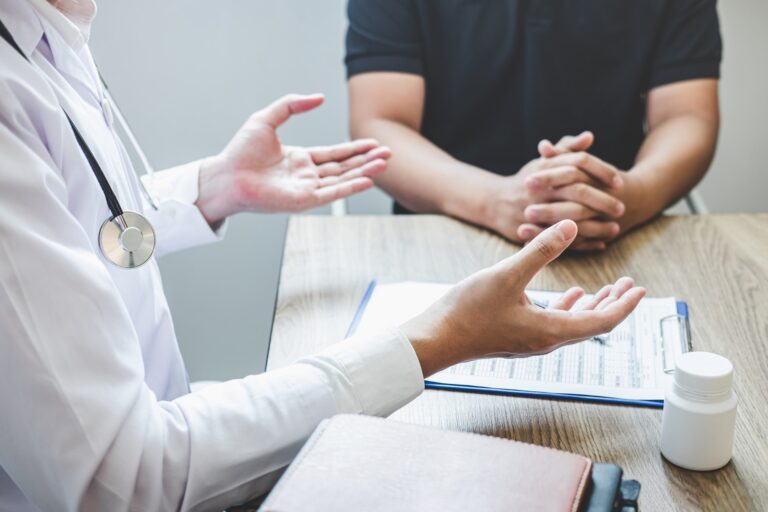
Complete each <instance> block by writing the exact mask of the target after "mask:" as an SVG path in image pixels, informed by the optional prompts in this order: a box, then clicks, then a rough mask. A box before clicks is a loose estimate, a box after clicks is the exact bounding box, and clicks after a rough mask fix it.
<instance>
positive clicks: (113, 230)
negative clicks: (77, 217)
mask: <svg viewBox="0 0 768 512" xmlns="http://www.w3.org/2000/svg"><path fill="white" fill-rule="evenodd" d="M99 246H100V247H101V252H102V254H104V257H105V258H107V259H108V260H109V261H111V262H112V263H114V264H115V265H117V266H118V267H123V268H136V267H140V266H142V265H143V264H145V263H146V262H147V261H149V258H151V257H152V253H154V252H155V230H154V229H152V225H151V224H150V223H149V221H148V220H147V219H146V217H144V216H143V215H141V214H139V213H136V212H130V211H123V213H122V215H118V216H113V217H110V218H108V219H107V220H105V221H104V224H102V225H101V229H100V230H99Z"/></svg>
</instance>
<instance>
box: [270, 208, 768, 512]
mask: <svg viewBox="0 0 768 512" xmlns="http://www.w3.org/2000/svg"><path fill="white" fill-rule="evenodd" d="M516 250H517V247H516V246H514V245H511V244H508V243H506V242H504V241H503V240H502V239H500V238H498V237H496V236H494V235H492V234H489V233H487V232H484V231H481V230H478V229H475V228H472V227H469V226H466V225H464V224H461V223H459V222H456V221H453V220H449V219H446V218H442V217H436V216H398V217H343V218H334V217H294V218H292V219H291V222H290V224H289V227H288V235H287V239H286V246H285V254H284V260H283V268H282V274H281V278H280V288H279V292H278V300H277V310H276V315H275V324H274V328H273V332H272V340H271V346H270V351H269V360H268V369H275V368H278V367H281V366H284V365H287V364H290V363H292V362H293V361H295V360H296V359H298V358H300V357H302V356H305V355H307V354H311V353H313V352H316V351H319V350H321V349H322V348H323V347H325V346H327V345H329V344H331V343H334V342H336V341H338V340H341V339H342V338H343V337H344V333H345V331H346V330H347V327H348V326H349V323H350V320H351V319H352V316H353V314H354V312H355V309H356V307H357V305H358V303H359V301H360V298H361V297H362V295H363V292H364V291H365V289H366V286H367V285H368V283H369V281H370V280H371V279H372V278H374V277H375V278H378V279H380V280H382V281H400V280H409V279H410V280H426V281H439V282H456V281H458V280H459V279H461V278H462V277H464V276H466V275H467V274H469V273H471V272H474V271H476V270H478V269H480V268H483V267H485V266H487V265H489V264H491V263H494V262H496V261H498V260H499V259H501V258H504V257H506V256H508V255H510V254H513V253H514V252H515V251H516ZM622 275H631V276H633V277H634V278H635V279H636V281H637V282H638V283H639V284H642V285H643V286H645V287H647V289H648V293H649V295H650V296H675V297H677V298H679V299H682V300H685V301H687V302H688V304H689V306H690V312H691V328H692V335H693V344H694V347H695V349H697V350H707V351H713V352H717V353H719V354H722V355H724V356H726V357H728V358H729V359H730V360H731V361H733V363H734V366H735V390H736V393H737V395H738V397H739V409H738V419H737V424H736V441H735V450H734V456H733V460H732V461H731V463H730V464H728V465H727V466H726V467H725V468H723V469H721V470H719V471H713V472H707V473H697V472H691V471H684V470H681V469H678V468H676V467H675V466H672V465H671V464H669V463H667V462H666V461H665V460H664V459H663V458H662V457H661V455H660V453H659V437H660V428H661V411H660V410H658V409H651V408H637V407H627V406H616V405H598V404H592V403H577V402H568V401H561V400H539V399H531V398H516V397H508V396H494V395H481V394H466V393H458V392H447V391H426V392H425V393H424V394H423V395H422V396H421V397H420V398H418V399H417V400H415V401H414V402H412V403H411V404H409V405H407V406H406V407H404V408H403V409H401V410H399V411H398V412H396V413H395V414H394V415H393V418H396V419H398V420H401V421H407V422H413V423H420V424H425V425H433V426H437V427H441V428H446V429H452V430H463V431H471V432H479V433H483V434H490V435H495V436H501V437H508V438H512V439H517V440H520V441H526V442H530V443H535V444H539V445H544V446H551V447H554V448H560V449H563V450H569V451H572V452H576V453H580V454H583V455H585V456H588V457H591V458H593V459H594V460H598V461H606V462H614V463H617V464H619V465H621V466H622V467H623V468H624V471H625V475H626V476H627V477H629V478H636V479H638V480H640V482H641V483H642V485H643V489H642V492H641V505H642V508H643V509H644V510H652V511H656V510H675V509H677V510H718V511H720V510H768V427H767V426H766V425H768V371H767V370H766V368H768V214H760V215H726V216H719V215H718V216H696V217H689V216H685V217H665V218H662V219H660V220H658V221H656V222H654V223H653V224H651V225H649V226H647V227H645V228H643V229H641V230H639V231H637V232H635V233H633V234H631V235H629V236H627V237H626V238H624V239H623V240H621V241H620V242H618V243H616V244H615V245H614V246H613V247H611V248H610V249H609V250H608V251H607V252H605V253H604V254H597V255H588V256H565V257H563V258H562V259H560V260H558V261H557V262H555V263H554V264H552V265H551V266H550V267H549V268H548V269H546V270H545V271H544V272H542V273H541V274H540V275H539V276H537V277H536V279H535V280H534V282H533V283H532V287H534V288H540V289H551V290H564V289H566V288H567V287H568V286H570V285H573V284H579V285H582V286H584V287H586V288H587V289H588V290H595V289H596V288H597V287H598V286H599V285H600V284H602V283H605V282H611V281H614V280H615V279H616V278H618V277H620V276H622Z"/></svg>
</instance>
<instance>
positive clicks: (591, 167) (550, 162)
mask: <svg viewBox="0 0 768 512" xmlns="http://www.w3.org/2000/svg"><path fill="white" fill-rule="evenodd" d="M563 165H572V166H575V167H578V168H579V169H581V170H583V171H584V172H586V173H588V174H589V175H590V176H592V177H593V178H595V179H597V180H598V181H600V182H601V183H603V184H605V186H607V187H611V188H620V187H621V186H622V185H623V184H624V180H623V179H622V177H621V171H619V170H618V169H617V168H616V167H614V166H613V165H611V164H609V163H607V162H604V161H603V160H601V159H599V158H597V157H596V156H593V155H590V154H589V153H587V152H584V151H578V152H576V153H564V154H562V155H558V156H555V157H552V158H547V159H545V160H544V162H542V166H543V168H554V167H561V166H563Z"/></svg>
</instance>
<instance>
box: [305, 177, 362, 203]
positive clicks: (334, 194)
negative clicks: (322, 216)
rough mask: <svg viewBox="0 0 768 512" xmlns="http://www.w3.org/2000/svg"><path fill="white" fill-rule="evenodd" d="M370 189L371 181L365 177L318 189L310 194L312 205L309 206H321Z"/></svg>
mask: <svg viewBox="0 0 768 512" xmlns="http://www.w3.org/2000/svg"><path fill="white" fill-rule="evenodd" d="M371 187H373V180H371V178H367V177H363V178H354V179H351V180H348V181H343V182H341V183H337V184H335V185H329V186H325V187H320V188H318V189H315V191H314V192H313V193H312V196H313V200H314V205H312V206H310V208H315V207H317V206H323V205H325V204H328V203H332V202H334V201H336V200H337V199H344V198H345V197H349V196H351V195H354V194H357V193H358V192H363V191H364V190H368V189H369V188H371Z"/></svg>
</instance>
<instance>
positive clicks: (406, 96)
mask: <svg viewBox="0 0 768 512" xmlns="http://www.w3.org/2000/svg"><path fill="white" fill-rule="evenodd" d="M349 97H350V121H351V131H352V134H353V136H355V137H374V138H376V139H377V140H380V141H382V142H383V143H385V144H387V145H388V146H389V147H391V148H393V156H392V158H391V159H390V162H389V168H388V171H387V172H386V173H385V174H381V175H379V176H377V177H376V178H375V180H376V183H377V185H378V186H380V187H381V188H382V189H383V190H385V191H386V192H387V193H389V194H390V195H391V196H392V197H394V198H395V199H396V200H397V201H399V202H400V203H402V204H403V205H405V206H406V207H407V208H409V209H411V210H414V211H417V212H423V213H443V214H446V215H450V216H452V217H456V218H459V219H461V220H464V221H467V222H471V223H474V224H477V225H480V226H484V227H487V228H489V229H492V230H494V231H496V232H498V233H500V234H502V235H503V236H505V237H506V238H508V239H510V240H513V241H520V240H521V237H520V233H519V232H518V227H519V225H520V224H521V223H523V222H525V215H524V212H525V209H526V207H527V206H528V205H530V204H534V203H537V202H541V201H545V200H551V199H555V198H568V197H572V196H573V197H576V196H578V197H580V198H582V201H584V202H586V203H587V204H588V205H589V208H590V211H599V212H601V213H602V214H604V215H610V216H613V215H620V214H621V213H622V212H623V209H622V208H623V206H622V205H621V204H620V201H618V200H617V199H615V198H613V197H611V196H610V195H609V194H607V193H604V192H602V191H600V190H598V189H597V188H595V187H594V186H593V185H594V184H595V183H603V184H606V187H607V188H609V189H614V188H620V187H621V179H620V178H619V177H618V176H619V175H618V171H617V170H616V169H614V168H610V167H607V166H602V165H598V161H597V160H595V159H592V158H591V157H589V156H588V155H587V156H585V157H584V158H585V159H587V160H585V161H583V162H582V161H581V160H579V158H581V157H580V156H578V155H577V156H571V155H562V156H561V157H559V158H556V159H535V160H533V161H531V162H530V163H529V164H527V165H526V166H525V167H523V169H521V170H520V171H519V172H518V173H517V174H515V175H513V176H508V177H506V176H498V175H496V174H493V173H491V172H488V171H486V170H483V169H480V168H478V167H475V166H472V165H469V164H467V163H464V162H461V161H459V160H457V159H455V158H453V157H452V156H451V155H449V154H448V153H446V152H445V151H443V150H441V149H440V148H438V147H437V146H435V145H434V144H433V143H432V142H430V141H429V140H427V139H426V138H424V137H423V136H422V135H421V133H419V130H420V123H421V116H422V112H423V108H424V79H423V78H422V77H420V76H417V75H412V74H405V73H384V72H375V73H364V74H359V75H355V76H353V77H351V78H350V79H349ZM468 129H469V128H468ZM577 163H578V164H580V165H581V167H577V165H576V164H577ZM538 172H544V173H545V174H546V175H547V176H552V179H555V180H557V179H559V180H560V181H558V182H557V183H559V184H560V187H558V189H557V190H553V189H551V188H544V187H540V188H538V189H536V188H532V187H529V186H528V185H527V181H526V180H527V178H528V177H530V176H533V175H534V174H536V173H538ZM564 184H571V185H574V186H571V187H565V186H562V185H564Z"/></svg>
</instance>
